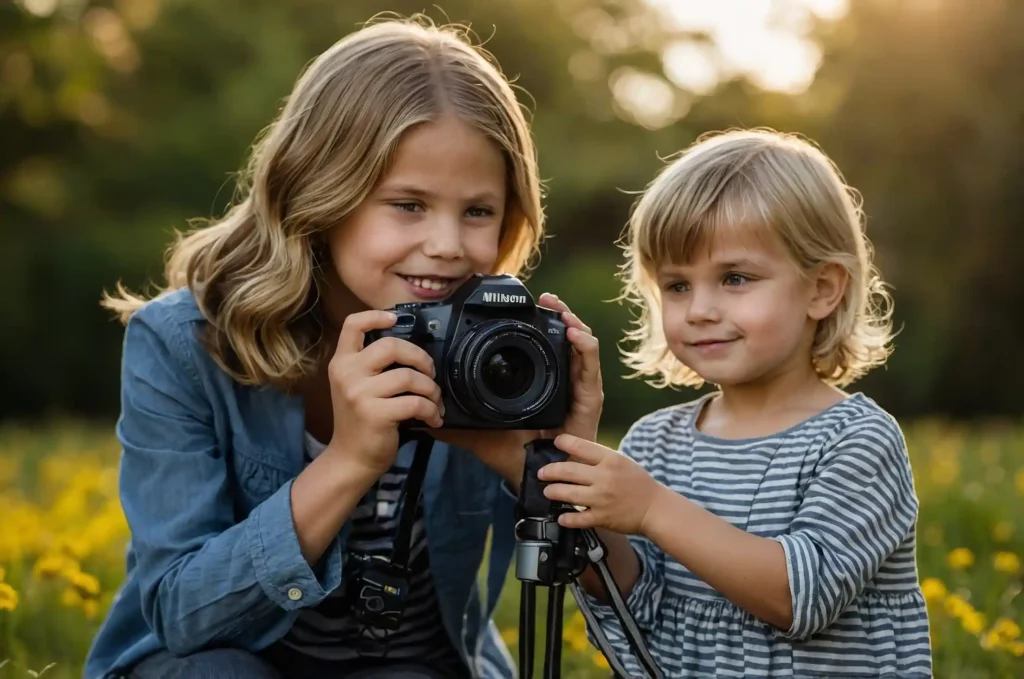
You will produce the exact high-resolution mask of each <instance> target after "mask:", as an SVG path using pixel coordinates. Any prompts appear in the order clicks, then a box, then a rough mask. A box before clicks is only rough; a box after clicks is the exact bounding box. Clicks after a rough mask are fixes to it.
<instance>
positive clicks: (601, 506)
mask: <svg viewBox="0 0 1024 679" xmlns="http://www.w3.org/2000/svg"><path fill="white" fill-rule="evenodd" d="M555 446H557V447H558V448H559V449H560V450H564V451H565V452H567V453H569V455H570V456H571V458H572V459H570V460H568V461H566V462H552V463H551V464H549V465H545V466H544V467H543V468H541V470H540V472H539V473H538V478H539V479H540V480H541V481H545V482H554V483H551V485H549V486H548V487H547V488H545V489H544V495H545V497H547V498H549V499H551V500H558V501H561V502H566V503H568V504H571V505H577V506H583V507H587V509H586V510H585V511H581V512H568V513H565V514H562V515H561V516H560V517H559V518H558V523H559V524H561V525H563V526H565V527H566V528H595V527H600V528H607V529H609V530H612V531H615V532H616V533H623V534H625V535H637V534H639V535H642V534H643V532H644V525H645V523H646V522H647V521H648V513H649V512H650V509H651V507H653V506H654V501H655V498H657V497H658V496H659V495H660V494H661V493H662V492H664V491H666V490H667V488H666V487H665V486H662V485H661V484H660V483H658V482H657V481H655V480H654V478H652V477H651V475H650V474H648V473H647V471H646V470H645V469H644V468H643V467H641V466H640V465H639V464H637V463H636V462H634V461H633V460H632V459H630V458H629V457H626V456H625V455H623V454H622V453H620V452H618V451H617V450H612V449H610V448H606V447H604V446H602V445H600V444H598V443H594V442H592V441H585V440H583V439H581V438H577V437H575V436H570V435H568V434H562V435H561V436H559V437H558V438H556V439H555ZM558 482H561V483H558Z"/></svg>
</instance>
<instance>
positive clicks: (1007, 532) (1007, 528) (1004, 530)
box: [992, 520, 1013, 542]
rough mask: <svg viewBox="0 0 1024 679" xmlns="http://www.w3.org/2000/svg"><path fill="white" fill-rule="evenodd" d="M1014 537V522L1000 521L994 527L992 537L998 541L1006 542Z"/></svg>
mask: <svg viewBox="0 0 1024 679" xmlns="http://www.w3.org/2000/svg"><path fill="white" fill-rule="evenodd" d="M1011 537H1013V524H1012V523H1010V522H1009V521H1005V520H1004V521H1000V522H998V523H997V524H996V525H995V526H993V527H992V539H993V540H995V541H996V542H1006V541H1007V540H1009V539H1010V538H1011Z"/></svg>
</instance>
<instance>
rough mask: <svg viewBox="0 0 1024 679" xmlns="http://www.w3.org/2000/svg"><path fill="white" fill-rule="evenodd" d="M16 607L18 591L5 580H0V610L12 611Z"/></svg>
mask: <svg viewBox="0 0 1024 679" xmlns="http://www.w3.org/2000/svg"><path fill="white" fill-rule="evenodd" d="M17 607H18V593H17V592H16V591H14V588H13V587H11V586H10V585H8V584H7V583H6V582H0V611H13V610H14V609H15V608H17Z"/></svg>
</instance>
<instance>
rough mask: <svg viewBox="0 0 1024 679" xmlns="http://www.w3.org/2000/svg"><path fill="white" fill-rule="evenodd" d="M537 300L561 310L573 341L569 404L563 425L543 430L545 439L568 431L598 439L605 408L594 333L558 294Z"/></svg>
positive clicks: (598, 347) (597, 347) (585, 437)
mask: <svg viewBox="0 0 1024 679" xmlns="http://www.w3.org/2000/svg"><path fill="white" fill-rule="evenodd" d="M539 303H540V305H541V306H546V307H548V308H550V309H555V310H556V311H561V312H562V322H563V323H565V324H566V325H567V326H569V330H568V333H567V334H568V339H569V342H570V343H571V344H572V357H571V364H570V367H569V376H570V380H571V381H572V407H571V408H570V410H569V415H568V417H567V418H566V420H565V422H564V424H563V425H562V428H561V429H559V430H555V431H545V432H543V433H542V436H543V437H544V438H555V437H556V436H558V435H559V434H561V433H566V434H571V435H573V436H578V437H579V438H582V439H586V440H588V441H594V440H596V439H597V428H598V426H599V425H600V424H601V411H602V409H603V408H604V387H603V385H602V383H601V353H600V346H599V344H598V341H597V338H596V337H594V333H593V332H591V330H590V328H589V327H587V326H586V325H585V324H584V323H583V321H581V320H580V319H579V318H578V317H577V316H576V314H574V313H573V312H572V311H570V310H569V307H568V305H566V303H565V302H563V301H562V300H560V299H558V296H557V295H553V294H551V293H548V292H546V293H544V294H543V295H541V296H540V300H539Z"/></svg>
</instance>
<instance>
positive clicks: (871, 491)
mask: <svg viewBox="0 0 1024 679" xmlns="http://www.w3.org/2000/svg"><path fill="white" fill-rule="evenodd" d="M917 512H918V501H917V496H916V494H915V491H914V484H913V477H912V474H911V469H910V462H909V460H908V457H907V450H906V444H905V442H904V439H903V435H902V432H901V431H900V429H899V427H898V426H897V425H896V423H895V422H893V421H891V420H890V419H888V418H887V417H886V416H883V415H878V416H874V417H871V418H869V419H867V420H862V421H860V422H859V423H858V424H857V425H856V427H850V428H849V429H848V430H847V431H845V432H843V433H842V434H840V436H839V437H838V438H837V439H836V440H835V441H834V442H833V444H832V445H831V446H830V447H829V448H828V450H826V452H825V453H824V454H823V455H822V457H821V460H820V461H819V463H818V466H817V469H816V471H815V475H814V478H813V479H812V480H811V482H810V484H809V486H808V488H807V491H806V493H805V494H804V497H803V499H802V501H801V504H800V507H799V509H798V510H797V513H796V516H795V518H794V520H793V522H792V525H791V527H790V531H789V533H787V534H784V535H781V536H778V537H776V538H774V539H776V540H778V541H779V542H780V543H781V544H782V548H783V550H784V551H785V555H786V568H787V572H788V576H789V588H790V592H791V593H792V598H793V623H792V625H791V626H790V628H789V629H788V630H785V631H784V632H781V636H783V637H785V638H789V639H806V638H807V637H810V636H812V635H814V634H815V633H817V632H819V631H821V630H823V629H825V628H826V627H828V626H829V625H830V624H831V623H832V622H834V621H835V620H836V619H837V618H838V617H839V616H840V615H841V614H842V612H843V610H844V609H845V608H846V607H847V606H849V605H850V603H851V602H852V601H853V600H854V598H856V597H857V596H858V595H859V594H860V593H861V592H862V591H863V590H864V589H865V587H866V586H867V585H868V584H869V583H870V582H871V581H872V579H873V578H874V577H875V574H876V573H877V572H878V569H879V567H880V566H881V564H882V562H883V561H885V559H886V558H888V557H889V556H890V555H891V554H892V553H893V552H894V551H896V549H897V548H898V547H899V545H900V544H901V543H902V542H903V541H904V540H905V539H906V537H907V536H908V535H909V534H910V532H911V530H912V528H913V526H914V524H915V522H916V521H917Z"/></svg>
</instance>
